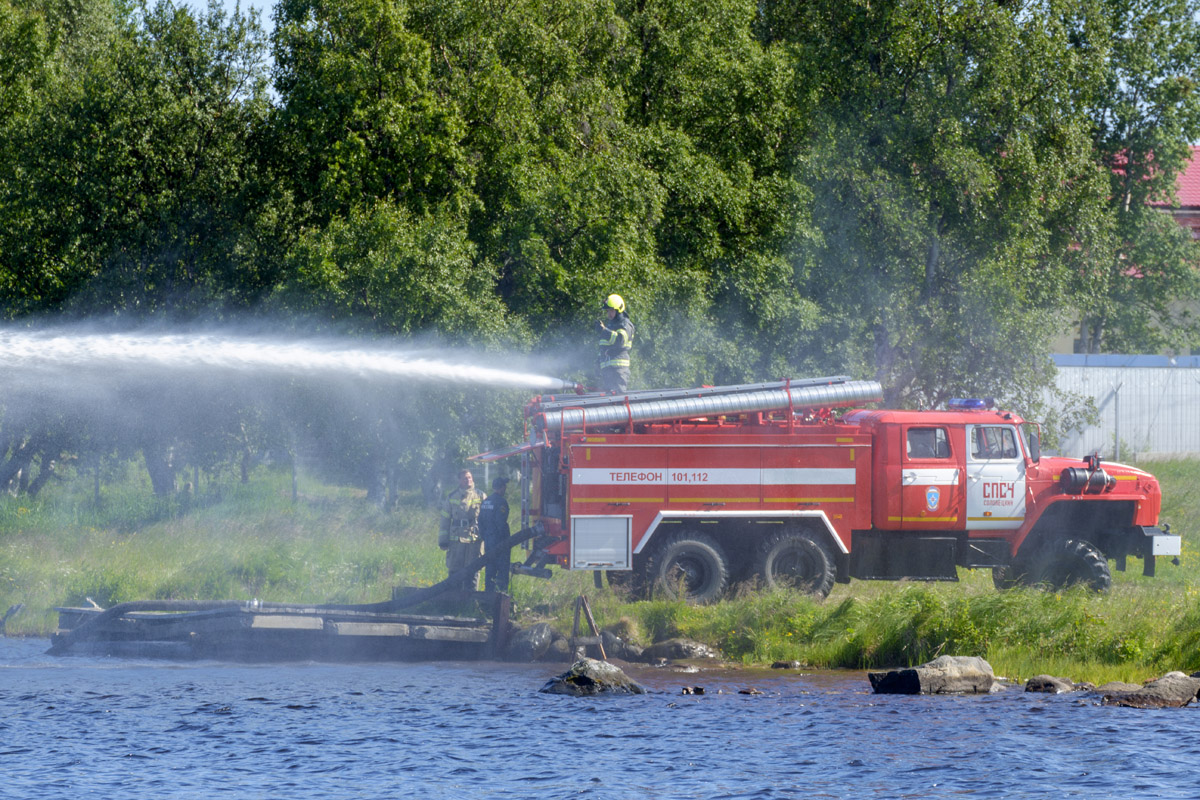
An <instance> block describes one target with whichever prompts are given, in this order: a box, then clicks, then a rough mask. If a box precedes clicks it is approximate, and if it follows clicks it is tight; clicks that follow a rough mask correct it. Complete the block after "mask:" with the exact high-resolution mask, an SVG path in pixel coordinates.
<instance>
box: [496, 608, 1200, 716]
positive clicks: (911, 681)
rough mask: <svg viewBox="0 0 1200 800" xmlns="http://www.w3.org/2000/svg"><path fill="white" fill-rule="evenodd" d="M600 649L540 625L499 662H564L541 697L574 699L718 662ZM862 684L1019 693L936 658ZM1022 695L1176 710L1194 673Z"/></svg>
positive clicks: (881, 688) (689, 646)
mask: <svg viewBox="0 0 1200 800" xmlns="http://www.w3.org/2000/svg"><path fill="white" fill-rule="evenodd" d="M601 642H602V644H603V651H602V652H601V651H600V648H598V647H596V646H595V645H589V646H587V647H586V648H581V650H586V651H587V652H588V653H589V654H590V656H595V657H589V656H588V655H584V656H582V657H578V658H577V657H576V654H575V653H573V652H571V642H570V639H568V638H567V637H566V636H564V635H562V634H561V633H558V632H557V631H555V630H553V628H551V626H550V625H549V623H545V622H542V623H537V624H535V625H532V626H530V627H528V628H524V629H520V630H517V631H515V632H513V633H512V635H511V636H510V637H509V645H508V648H507V650H506V653H505V655H506V657H507V658H508V659H509V660H512V661H542V662H557V663H563V662H570V663H571V668H570V669H569V670H568V671H567V672H564V673H562V674H561V675H558V676H556V677H555V678H552V679H551V680H550V681H549V682H547V684H546V686H545V687H543V689H542V691H543V692H546V693H550V694H569V695H576V696H586V695H596V694H604V693H621V694H643V693H645V692H646V689H645V688H643V687H641V686H640V685H639V684H637V682H636V681H633V680H632V679H630V678H629V677H628V676H627V675H625V673H624V672H623V671H622V670H621V668H620V667H619V666H617V665H615V664H613V663H611V662H610V661H609V660H608V659H614V660H617V661H623V662H627V663H630V664H644V665H655V666H666V665H671V664H675V665H677V666H684V667H686V668H688V669H691V670H694V669H695V667H694V665H693V663H692V662H695V661H709V662H719V661H720V658H721V656H720V653H718V652H717V651H716V650H715V649H714V648H712V647H710V646H709V645H706V644H703V643H701V642H695V641H692V640H689V639H682V638H673V639H667V640H664V641H661V642H656V643H654V644H653V645H651V646H649V647H645V648H643V647H639V646H637V645H634V644H632V643H630V642H628V641H626V640H624V639H623V638H621V637H620V636H619V635H617V633H616V632H615V631H612V630H607V629H606V630H603V631H601ZM600 656H603V658H601V657H600ZM770 666H771V668H772V669H781V670H782V669H800V668H802V666H803V665H801V664H800V663H799V662H794V661H790V662H789V661H777V662H775V663H773V664H771V665H770ZM867 679H868V681H869V682H870V684H871V689H872V691H874V692H875V693H876V694H924V695H941V694H958V695H961V694H989V693H992V692H997V691H1010V690H1015V689H1016V688H1017V687H1018V686H1019V684H1013V683H1011V682H1009V681H1007V680H1005V679H1004V678H1000V677H997V676H996V675H995V674H994V672H993V671H992V667H991V665H990V664H988V662H987V661H986V660H984V659H983V658H980V657H978V656H939V657H938V658H936V659H934V660H933V661H930V662H928V663H926V664H921V665H919V666H916V667H905V668H900V669H892V670H877V671H870V672H868V673H867ZM682 691H683V693H684V694H704V689H703V688H702V687H696V686H685V687H683V689H682ZM1023 691H1025V692H1031V693H1047V694H1065V693H1076V692H1078V693H1080V694H1082V695H1085V696H1088V697H1091V698H1094V699H1096V701H1097V702H1098V703H1099V704H1101V705H1106V706H1119V707H1125V708H1144V709H1150V708H1183V707H1185V706H1188V705H1190V704H1192V703H1193V702H1197V701H1200V672H1195V673H1192V674H1191V675H1188V674H1186V673H1183V672H1178V671H1176V672H1169V673H1167V674H1166V675H1163V676H1161V677H1159V678H1156V679H1154V680H1151V681H1147V682H1146V683H1144V684H1134V683H1122V682H1116V681H1114V682H1110V683H1105V684H1102V685H1100V686H1096V685H1094V684H1091V683H1087V682H1079V683H1076V682H1075V681H1073V680H1071V679H1070V678H1063V677H1057V676H1053V675H1036V676H1034V677H1032V678H1030V679H1029V680H1027V681H1026V682H1025V683H1024V685H1023Z"/></svg>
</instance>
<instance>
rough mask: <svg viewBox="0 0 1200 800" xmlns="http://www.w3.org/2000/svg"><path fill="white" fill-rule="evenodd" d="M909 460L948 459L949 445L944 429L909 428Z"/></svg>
mask: <svg viewBox="0 0 1200 800" xmlns="http://www.w3.org/2000/svg"><path fill="white" fill-rule="evenodd" d="M908 457H909V458H949V457H950V443H949V442H948V441H947V439H946V430H945V428H909V429H908Z"/></svg>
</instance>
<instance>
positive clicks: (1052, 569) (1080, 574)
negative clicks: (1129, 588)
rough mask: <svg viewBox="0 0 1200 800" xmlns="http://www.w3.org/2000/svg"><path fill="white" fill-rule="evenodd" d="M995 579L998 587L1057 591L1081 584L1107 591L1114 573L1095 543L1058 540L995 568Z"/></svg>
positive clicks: (993, 575) (1080, 540) (1096, 589)
mask: <svg viewBox="0 0 1200 800" xmlns="http://www.w3.org/2000/svg"><path fill="white" fill-rule="evenodd" d="M992 581H993V582H994V583H995V584H996V588H997V589H1010V588H1012V587H1013V586H1015V585H1017V584H1022V585H1025V586H1040V587H1044V588H1046V589H1051V590H1055V589H1065V588H1067V587H1068V586H1073V585H1075V584H1077V583H1081V584H1083V585H1084V586H1087V587H1088V588H1089V589H1091V590H1092V591H1096V592H1104V591H1108V589H1109V588H1110V587H1111V586H1112V572H1110V571H1109V568H1108V559H1106V558H1105V557H1104V554H1103V553H1102V552H1100V550H1099V548H1097V547H1096V546H1095V545H1093V544H1092V543H1091V542H1085V541H1084V540H1083V539H1058V540H1056V541H1053V542H1050V543H1048V544H1047V545H1046V546H1044V547H1042V548H1040V549H1039V550H1037V551H1036V552H1034V553H1033V554H1031V555H1030V556H1029V557H1028V558H1021V557H1018V558H1017V559H1015V560H1014V561H1013V563H1012V564H1010V565H1009V566H1007V567H997V568H995V569H993V570H992Z"/></svg>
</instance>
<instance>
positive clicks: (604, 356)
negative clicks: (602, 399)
mask: <svg viewBox="0 0 1200 800" xmlns="http://www.w3.org/2000/svg"><path fill="white" fill-rule="evenodd" d="M600 307H601V308H602V309H603V310H604V314H605V316H606V317H607V319H606V320H601V322H600V389H601V391H604V392H616V393H617V394H624V393H625V392H626V391H628V389H629V352H630V350H632V349H633V323H632V322H630V321H629V315H628V314H626V313H625V301H624V300H622V299H621V295H619V294H610V295H609V296H608V297H606V298H605V299H604V302H602V303H601V304H600Z"/></svg>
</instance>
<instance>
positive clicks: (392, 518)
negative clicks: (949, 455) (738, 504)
mask: <svg viewBox="0 0 1200 800" xmlns="http://www.w3.org/2000/svg"><path fill="white" fill-rule="evenodd" d="M1152 470H1153V471H1154V472H1155V474H1157V475H1158V476H1159V477H1160V479H1161V480H1162V481H1163V485H1164V496H1165V502H1164V513H1163V517H1164V520H1165V521H1167V522H1169V523H1170V524H1171V525H1172V527H1173V528H1175V530H1177V531H1180V532H1183V533H1184V552H1183V556H1182V557H1181V559H1182V562H1183V563H1182V565H1181V566H1179V567H1175V566H1172V565H1170V564H1167V563H1160V567H1159V570H1158V573H1159V574H1158V576H1157V577H1155V578H1145V577H1143V576H1142V575H1141V574H1140V563H1141V562H1140V561H1136V560H1131V562H1130V566H1131V571H1130V572H1128V573H1124V574H1120V573H1117V574H1116V575H1115V576H1114V586H1113V589H1112V591H1111V592H1109V593H1107V594H1104V595H1095V594H1092V593H1090V592H1088V591H1086V590H1083V589H1072V590H1070V591H1066V592H1060V593H1046V592H1038V591H1032V590H1023V589H1022V590H1015V591H1010V592H1003V593H1001V592H997V591H995V590H994V589H993V588H992V585H991V577H990V575H989V574H987V573H986V572H983V571H979V572H966V571H963V572H962V573H961V580H960V582H958V583H951V584H915V583H879V582H876V583H865V582H857V581H856V582H854V583H851V584H850V585H848V586H841V585H839V586H837V587H835V589H834V591H833V593H832V594H831V595H830V596H829V598H828V599H826V600H825V601H824V602H822V603H816V602H813V601H812V600H810V599H808V598H806V597H803V596H799V595H795V594H792V593H788V592H766V593H757V592H746V593H744V594H743V596H741V597H738V598H736V599H732V600H728V601H725V602H722V603H719V604H716V605H713V606H708V607H692V606H688V605H686V604H683V603H673V602H665V601H655V602H647V603H624V602H622V600H621V598H619V597H617V596H616V595H614V594H613V593H612V592H611V591H609V590H608V589H607V588H605V589H599V590H598V589H596V588H595V587H594V586H593V584H592V577H591V574H590V573H589V574H576V573H566V572H557V573H556V574H555V576H554V578H553V579H552V580H550V581H541V580H537V579H533V578H522V577H516V578H514V580H513V587H512V593H513V597H514V605H515V607H516V610H517V615H518V621H520V620H521V619H524V620H526V621H529V620H533V619H541V618H550V619H551V620H552V621H553V622H554V623H555V625H556V627H559V628H560V629H561V630H564V631H566V630H568V629H569V627H570V625H571V622H572V601H573V600H574V598H575V597H576V596H577V595H579V594H586V595H588V597H589V599H590V601H591V604H592V608H593V611H594V612H595V614H596V616H597V618H598V619H597V621H598V622H599V624H601V625H602V626H605V625H611V624H617V623H619V624H620V625H621V626H622V627H623V628H624V629H625V630H627V631H629V632H631V633H632V635H633V637H634V638H635V639H636V640H640V642H641V643H643V644H646V643H649V642H651V641H654V640H657V639H661V638H664V637H668V636H685V637H690V638H694V639H698V640H701V641H704V642H707V643H709V644H712V645H714V646H716V647H718V648H719V649H720V650H721V651H722V652H723V653H724V654H725V655H726V656H727V657H729V658H731V659H734V660H739V661H743V662H746V663H754V664H760V663H770V662H772V661H777V660H787V661H791V660H795V661H800V662H802V663H804V664H807V665H809V666H810V667H812V668H837V667H846V668H876V667H890V666H900V665H907V664H916V663H921V662H923V661H926V660H928V659H930V658H932V657H934V656H937V655H941V654H949V655H982V656H984V657H985V658H987V659H988V661H989V662H991V663H992V665H993V667H994V668H995V669H996V671H997V674H1001V675H1004V676H1006V677H1009V678H1012V679H1023V678H1027V677H1029V676H1031V675H1034V674H1038V673H1043V672H1048V673H1052V674H1057V675H1065V676H1068V677H1071V678H1073V679H1075V680H1091V681H1094V682H1097V683H1099V682H1103V681H1107V680H1117V679H1119V680H1130V681H1137V680H1142V679H1145V678H1150V677H1155V676H1157V675H1160V674H1162V673H1163V672H1165V671H1167V670H1171V669H1183V670H1188V671H1192V670H1197V669H1200V603H1197V598H1198V597H1200V560H1198V559H1197V557H1196V556H1197V548H1196V541H1195V539H1194V538H1193V537H1190V536H1189V535H1188V534H1189V533H1190V532H1192V531H1196V530H1197V527H1198V526H1197V524H1196V523H1197V520H1200V484H1198V483H1197V481H1196V480H1195V479H1196V477H1197V475H1200V463H1197V462H1195V461H1173V462H1160V463H1155V464H1153V465H1152ZM298 489H299V494H298V498H297V499H296V500H293V496H292V485H291V482H290V476H289V475H281V474H278V473H273V472H270V471H267V470H263V471H261V472H259V473H256V474H255V475H254V476H253V480H252V481H251V483H250V484H248V485H241V484H236V483H234V484H229V485H221V484H211V485H209V486H208V487H206V488H205V490H204V491H202V492H201V493H200V496H199V497H196V498H191V499H190V501H189V499H188V498H184V499H183V500H173V501H171V502H169V503H164V502H161V501H156V500H154V499H152V496H151V494H150V491H149V487H147V486H144V485H142V484H141V482H140V479H139V478H138V477H137V475H136V474H131V475H130V476H128V477H127V478H126V479H125V480H123V481H119V482H118V483H116V484H115V485H113V486H110V487H106V488H105V489H104V491H103V493H102V495H101V502H100V503H99V504H98V505H97V503H96V502H95V497H94V488H93V487H92V486H91V485H90V484H89V482H88V481H87V480H86V478H80V479H78V480H67V481H66V482H65V483H63V484H62V485H60V486H57V487H55V490H54V492H53V494H49V495H47V496H45V497H44V498H42V499H39V500H38V501H37V502H30V501H29V500H28V499H25V498H12V497H9V496H7V495H5V496H4V497H3V498H2V499H0V611H3V610H4V609H7V608H9V607H10V606H12V605H14V604H16V603H24V604H25V609H24V610H23V611H22V612H21V613H19V614H17V615H15V616H14V617H12V618H11V619H10V620H9V623H8V632H9V634H13V635H20V634H25V635H37V636H45V635H48V634H49V632H50V631H52V630H53V628H54V626H55V623H56V614H55V612H54V611H53V607H54V606H58V605H78V604H81V603H84V602H85V598H87V597H91V598H92V599H93V600H95V601H96V602H97V603H99V604H100V605H102V606H108V605H111V604H113V603H117V602H122V601H125V600H143V599H169V598H170V599H235V600H237V599H250V598H254V597H258V598H260V599H263V600H268V601H275V602H338V603H357V602H375V601H378V600H382V599H385V598H387V597H388V596H390V593H391V588H392V587H393V586H395V585H411V586H422V585H429V584H431V583H433V582H435V581H437V580H439V579H440V578H441V577H443V575H444V567H443V562H442V554H441V551H440V550H438V549H437V546H436V541H435V539H436V537H435V530H436V516H435V514H434V513H433V512H432V511H430V510H429V509H426V508H424V507H423V506H422V505H421V504H420V502H419V500H418V499H417V498H416V497H415V496H414V498H413V499H412V501H411V502H410V503H409V504H407V505H402V506H401V507H400V508H399V509H398V510H396V511H394V512H391V513H384V512H381V511H379V510H378V509H375V508H373V507H372V506H370V505H369V504H367V503H366V502H364V500H363V498H362V497H361V496H360V495H359V494H358V493H356V492H354V491H350V490H346V489H343V488H339V487H332V486H326V485H322V484H319V483H315V482H310V481H302V482H301V483H300V485H299V487H298Z"/></svg>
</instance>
